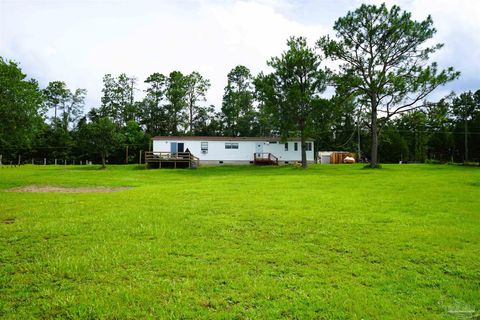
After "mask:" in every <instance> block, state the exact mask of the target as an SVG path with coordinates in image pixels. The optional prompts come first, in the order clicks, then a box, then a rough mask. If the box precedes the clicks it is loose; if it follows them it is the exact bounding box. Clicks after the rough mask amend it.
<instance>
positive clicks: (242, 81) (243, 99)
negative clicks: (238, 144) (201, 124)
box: [222, 65, 256, 136]
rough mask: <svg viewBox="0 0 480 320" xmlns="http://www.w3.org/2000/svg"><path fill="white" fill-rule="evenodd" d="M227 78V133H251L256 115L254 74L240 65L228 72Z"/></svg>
mask: <svg viewBox="0 0 480 320" xmlns="http://www.w3.org/2000/svg"><path fill="white" fill-rule="evenodd" d="M227 78H228V80H227V86H226V87H225V93H224V95H223V104H222V113H223V114H224V119H225V121H226V123H225V126H226V130H227V132H226V134H228V135H231V136H238V135H240V136H246V135H250V134H251V131H252V124H253V122H254V119H255V116H256V112H255V109H254V107H253V97H254V92H253V86H252V82H253V77H252V74H251V73H250V70H249V69H248V68H247V67H245V66H242V65H238V66H236V67H235V68H233V69H232V70H231V71H230V72H229V73H228V76H227Z"/></svg>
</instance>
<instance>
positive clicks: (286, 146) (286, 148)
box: [285, 142, 288, 151]
mask: <svg viewBox="0 0 480 320" xmlns="http://www.w3.org/2000/svg"><path fill="white" fill-rule="evenodd" d="M285 151H288V142H286V143H285Z"/></svg>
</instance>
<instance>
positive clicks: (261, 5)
mask: <svg viewBox="0 0 480 320" xmlns="http://www.w3.org/2000/svg"><path fill="white" fill-rule="evenodd" d="M362 2H367V3H372V2H374V3H381V2H382V1H358V0H317V1H306V0H291V1H282V0H279V1H274V0H251V1H247V0H244V1H235V0H231V1H227V0H225V1H207V0H204V1H202V0H184V1H153V0H151V1H147V0H105V1H94V0H84V1H81V0H0V56H3V57H4V58H8V59H12V60H15V61H17V62H19V63H20V65H21V67H22V69H23V70H24V72H25V73H27V74H28V76H30V77H33V78H35V79H37V80H38V81H39V82H40V84H41V86H43V87H44V86H46V85H47V84H48V82H49V81H55V80H61V81H65V82H66V83H67V85H68V86H69V87H70V88H72V89H74V88H86V89H87V90H88V97H87V108H91V107H98V106H99V105H100V97H101V89H102V77H103V75H105V74H106V73H111V74H113V75H118V74H120V73H122V72H124V73H127V74H128V75H131V76H135V77H136V78H137V79H138V84H139V87H140V89H144V86H143V81H144V80H145V78H146V77H147V76H148V75H149V74H151V73H153V72H161V73H164V74H168V73H170V72H171V71H173V70H180V71H182V72H184V73H190V72H192V71H194V70H197V71H198V72H200V73H201V74H202V75H203V76H204V77H206V78H208V79H210V81H211V83H212V87H211V89H210V91H209V92H208V96H207V99H208V101H207V103H208V104H214V105H215V106H217V108H219V107H220V105H221V101H222V95H223V89H224V87H225V85H226V75H227V73H228V72H229V71H230V70H231V69H232V68H233V67H234V66H236V65H238V64H243V65H245V66H247V67H248V68H250V70H251V71H252V73H253V74H257V73H258V72H259V71H261V70H266V61H267V60H268V59H269V58H270V57H272V56H276V55H279V54H280V53H281V52H282V51H283V50H284V49H285V41H286V39H287V38H288V37H289V36H292V35H297V36H300V35H302V36H306V37H307V38H308V40H309V42H310V43H311V44H312V45H313V44H314V42H315V41H316V40H317V39H318V38H319V37H320V36H322V35H325V34H327V33H329V32H331V30H332V26H333V23H334V21H335V20H336V19H337V18H338V17H340V16H343V15H345V14H346V13H347V11H348V10H353V9H355V8H356V7H358V6H359V5H360V4H361V3H362ZM386 2H387V4H388V5H391V4H398V5H400V7H401V8H402V9H405V10H408V11H410V12H412V14H413V17H414V18H415V19H418V20H420V19H425V18H426V17H427V15H428V14H431V15H432V17H433V21H434V26H435V27H436V28H437V30H438V33H437V34H436V36H435V40H436V41H437V42H442V43H444V44H445V47H444V48H443V49H442V50H441V51H440V52H439V53H438V54H437V55H436V56H435V60H436V61H438V62H439V64H440V65H441V66H453V67H454V68H455V69H456V70H459V71H461V73H462V75H461V77H460V79H459V80H457V81H455V82H453V83H451V84H449V85H448V86H446V87H444V88H442V89H440V90H438V91H437V92H436V93H435V96H441V95H443V94H446V93H448V92H449V91H451V90H454V91H456V92H461V91H464V90H476V89H480V0H455V1H454V0H402V1H386ZM142 95H143V94H142V93H141V92H138V97H140V96H142Z"/></svg>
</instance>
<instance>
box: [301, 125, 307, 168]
mask: <svg viewBox="0 0 480 320" xmlns="http://www.w3.org/2000/svg"><path fill="white" fill-rule="evenodd" d="M305 140H306V139H305V136H304V134H303V130H302V131H301V143H300V144H301V145H302V168H303V169H307V143H306V141H305Z"/></svg>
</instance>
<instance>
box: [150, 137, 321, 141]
mask: <svg viewBox="0 0 480 320" xmlns="http://www.w3.org/2000/svg"><path fill="white" fill-rule="evenodd" d="M152 140H180V141H182V140H194V141H280V140H281V138H280V137H214V136H156V137H153V138H152ZM287 141H300V138H287ZM307 141H312V139H307Z"/></svg>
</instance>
